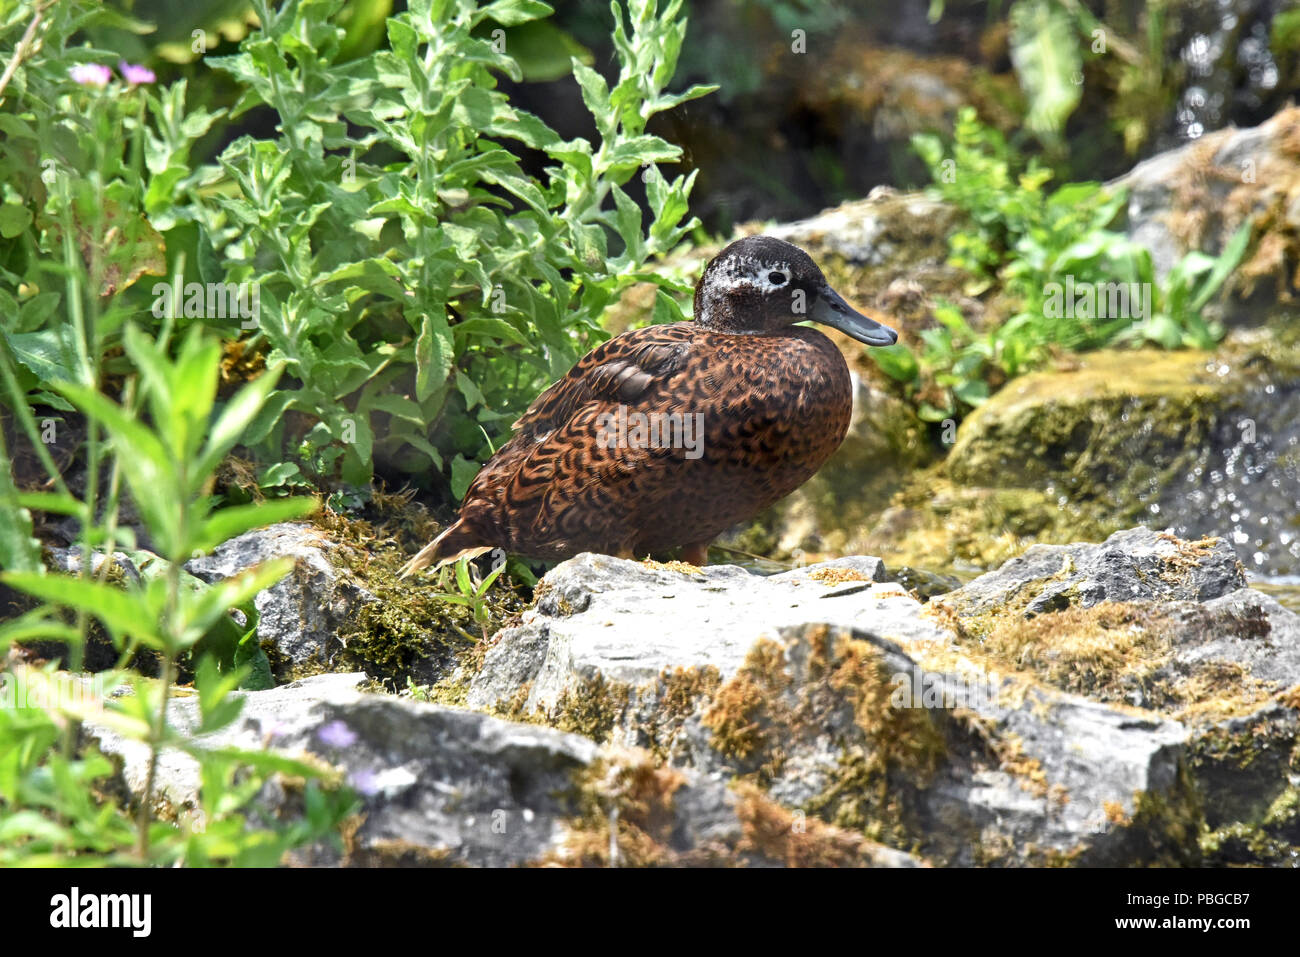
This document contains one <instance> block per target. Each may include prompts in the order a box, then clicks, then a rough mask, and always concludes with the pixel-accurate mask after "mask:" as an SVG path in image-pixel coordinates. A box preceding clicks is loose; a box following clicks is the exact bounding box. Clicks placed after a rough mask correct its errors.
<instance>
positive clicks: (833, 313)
mask: <svg viewBox="0 0 1300 957" xmlns="http://www.w3.org/2000/svg"><path fill="white" fill-rule="evenodd" d="M808 318H809V319H811V320H812V321H813V322H820V323H821V324H822V325H824V326H830V327H831V328H832V329H838V330H839V331H840V332H842V333H844V334H845V335H846V336H852V337H853V338H854V339H857V340H858V342H865V343H866V344H867V345H869V346H892V345H893V344H894V343H895V342H897V341H898V333H897V332H895V331H894V330H893V329H891V328H889V326H886V325H884V324H883V323H879V322H876V320H874V319H869V318H867V317H866V316H864V315H863V314H862V313H860V312H858V311H857V310H856V309H854V308H853V307H852V306H850V305H849V304H848V303H847V302H845V301H844V297H843V296H841V295H840V294H839V293H838V292H836V291H835V290H834V289H832V288H831V287H830V286H823V287H822V288H821V289H820V290H819V291H818V293H817V301H816V302H815V303H814V304H813V308H812V314H811V315H810V316H809V317H808Z"/></svg>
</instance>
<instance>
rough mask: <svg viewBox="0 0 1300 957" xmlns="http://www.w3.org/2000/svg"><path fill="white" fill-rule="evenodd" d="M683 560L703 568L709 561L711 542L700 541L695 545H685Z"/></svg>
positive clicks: (683, 547)
mask: <svg viewBox="0 0 1300 957" xmlns="http://www.w3.org/2000/svg"><path fill="white" fill-rule="evenodd" d="M682 561H684V562H687V563H688V564H691V565H698V566H699V567H700V568H703V567H704V566H705V565H707V564H708V563H709V543H708V542H700V543H697V544H695V545H683V546H682Z"/></svg>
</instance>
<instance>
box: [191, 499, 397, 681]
mask: <svg viewBox="0 0 1300 957" xmlns="http://www.w3.org/2000/svg"><path fill="white" fill-rule="evenodd" d="M340 547H344V546H340V545H339V544H337V543H335V542H331V541H330V540H329V538H328V537H326V536H325V535H324V534H322V533H321V531H320V530H319V529H317V528H315V527H313V526H311V525H308V524H304V523H301V522H282V523H281V524H278V525H270V526H268V527H266V528H259V529H255V530H254V531H251V532H245V533H244V534H243V535H240V536H239V537H238V538H232V539H231V540H230V541H228V542H225V543H223V544H222V545H220V546H218V547H217V548H216V549H214V550H213V551H212V553H211V554H208V555H203V556H200V557H198V558H194V559H192V560H190V561H189V562H187V563H186V565H185V569H186V571H188V572H189V573H190V574H192V575H194V576H195V577H196V578H200V579H202V580H203V581H205V582H208V583H209V584H210V583H212V582H214V581H218V580H220V579H223V578H229V577H230V576H231V575H234V574H236V573H238V572H241V571H243V570H244V569H246V568H250V567H252V566H253V565H256V564H258V563H259V562H264V561H268V560H270V559H272V558H286V557H287V558H292V559H293V562H294V567H293V571H291V572H290V573H289V574H288V575H286V576H285V577H284V578H283V579H281V580H280V581H279V582H277V583H276V584H275V585H273V586H271V587H270V588H268V589H266V590H265V591H262V592H259V593H258V595H257V598H256V600H255V601H254V606H255V607H256V608H257V612H258V615H259V616H260V621H259V622H258V627H257V638H258V641H259V642H260V643H261V644H262V647H263V648H264V649H266V650H267V652H268V655H269V657H270V658H271V664H272V668H273V669H274V671H275V674H276V677H277V678H278V679H279V680H281V681H285V680H290V679H292V678H295V677H299V676H302V675H310V674H315V673H319V672H323V671H327V670H330V668H331V667H332V666H333V665H334V664H335V661H336V658H337V656H338V653H339V651H340V650H341V646H340V645H339V642H338V640H337V637H336V636H337V633H338V630H339V625H340V624H341V623H342V622H343V621H344V620H346V619H347V617H348V616H349V615H350V614H352V613H354V611H355V609H356V607H357V605H358V604H360V603H362V602H366V601H370V600H372V599H371V596H370V595H368V594H367V593H366V592H365V591H364V589H362V588H360V587H358V586H357V585H356V583H355V582H353V581H351V580H350V579H349V578H348V577H347V576H345V575H343V574H342V573H341V572H340V570H339V568H338V566H337V564H336V563H335V562H334V561H332V560H331V558H330V554H331V552H333V551H334V550H336V549H338V548H340Z"/></svg>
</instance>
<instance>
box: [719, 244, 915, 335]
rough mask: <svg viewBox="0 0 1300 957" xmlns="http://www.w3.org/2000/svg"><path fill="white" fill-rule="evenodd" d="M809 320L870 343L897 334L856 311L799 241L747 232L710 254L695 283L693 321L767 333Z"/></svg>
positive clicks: (734, 330) (726, 329)
mask: <svg viewBox="0 0 1300 957" xmlns="http://www.w3.org/2000/svg"><path fill="white" fill-rule="evenodd" d="M809 319H811V320H812V321H813V322H820V323H821V324H823V325H827V326H830V327H831V328H832V329H838V330H839V331H840V332H842V333H844V334H845V335H847V336H852V337H853V338H854V339H857V340H858V342H863V343H866V344H867V345H869V346H889V345H893V344H894V343H895V342H897V341H898V333H897V332H895V331H894V330H893V329H891V328H889V326H886V325H883V324H882V323H879V322H876V320H874V319H869V318H867V317H866V316H864V315H863V314H862V313H860V312H858V311H857V310H856V309H854V308H853V307H852V306H850V305H849V304H848V303H847V302H845V301H844V297H843V296H841V295H840V294H839V293H837V292H836V291H835V290H834V289H832V288H831V287H830V283H828V282H827V281H826V277H825V276H823V275H822V271H821V270H820V269H818V268H817V264H816V263H815V262H813V261H812V257H810V256H809V255H808V254H807V253H806V252H804V251H803V250H802V249H800V248H799V247H798V246H793V245H791V244H790V243H787V242H785V241H784V240H781V239H775V238H773V237H771V236H746V237H745V238H744V239H738V240H736V241H735V242H734V243H732V244H731V245H730V246H728V247H727V248H726V249H724V250H722V252H720V253H718V255H717V256H716V257H714V259H713V261H712V262H711V263H709V265H708V267H707V268H706V269H705V270H704V275H703V276H701V277H700V282H699V285H697V286H696V287H695V321H696V322H698V323H699V324H700V325H702V326H705V327H706V328H709V329H716V330H717V331H719V332H732V333H741V334H751V335H771V334H776V333H780V332H782V331H784V330H785V329H787V328H789V327H790V326H792V325H794V324H795V323H797V322H804V321H806V320H809Z"/></svg>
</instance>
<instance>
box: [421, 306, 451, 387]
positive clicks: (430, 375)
mask: <svg viewBox="0 0 1300 957" xmlns="http://www.w3.org/2000/svg"><path fill="white" fill-rule="evenodd" d="M454 354H455V342H454V340H453V338H452V334H451V327H450V326H449V325H448V324H447V317H446V316H444V315H442V314H441V313H433V314H430V313H425V314H424V316H423V317H422V319H421V322H420V335H419V337H418V338H417V339H416V341H415V370H416V371H415V397H416V398H417V399H419V400H420V401H421V402H423V401H424V400H425V399H427V398H428V397H429V396H430V394H432V393H433V391H434V390H435V389H438V388H441V387H442V385H443V383H445V382H446V381H447V376H448V375H449V374H450V372H451V364H452V358H453V356H454Z"/></svg>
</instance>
